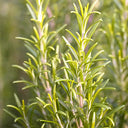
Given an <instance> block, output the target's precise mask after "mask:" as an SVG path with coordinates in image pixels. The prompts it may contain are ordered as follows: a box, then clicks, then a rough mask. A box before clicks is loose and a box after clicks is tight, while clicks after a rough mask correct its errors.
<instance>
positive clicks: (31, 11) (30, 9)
mask: <svg viewBox="0 0 128 128" xmlns="http://www.w3.org/2000/svg"><path fill="white" fill-rule="evenodd" d="M26 6H27V8H28V10H29V12H30V14H31V16H32V18H33V19H36V15H35V13H34V11H33V10H32V8H31V6H30V5H29V4H26Z"/></svg>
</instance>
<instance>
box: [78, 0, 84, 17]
mask: <svg viewBox="0 0 128 128" xmlns="http://www.w3.org/2000/svg"><path fill="white" fill-rule="evenodd" d="M78 2H79V6H80V10H81V15H82V17H83V14H84V13H83V6H82V3H81V1H80V0H78Z"/></svg>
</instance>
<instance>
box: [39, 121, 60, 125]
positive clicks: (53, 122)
mask: <svg viewBox="0 0 128 128" xmlns="http://www.w3.org/2000/svg"><path fill="white" fill-rule="evenodd" d="M40 121H41V122H45V123H52V124H57V125H59V124H58V123H57V122H55V121H50V120H40Z"/></svg>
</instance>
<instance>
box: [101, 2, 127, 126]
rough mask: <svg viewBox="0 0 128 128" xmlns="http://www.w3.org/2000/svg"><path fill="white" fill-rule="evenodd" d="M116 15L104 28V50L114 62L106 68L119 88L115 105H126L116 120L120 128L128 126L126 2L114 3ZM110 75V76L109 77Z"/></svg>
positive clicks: (111, 79)
mask: <svg viewBox="0 0 128 128" xmlns="http://www.w3.org/2000/svg"><path fill="white" fill-rule="evenodd" d="M114 5H115V6H114V7H113V8H114V13H113V16H112V17H111V20H110V21H109V22H108V23H107V25H106V27H105V26H103V29H102V32H103V33H104V37H105V38H104V39H105V40H104V41H105V42H106V43H104V45H102V46H103V48H104V49H107V50H105V51H106V56H107V55H109V56H107V57H108V59H109V60H110V61H111V62H112V63H111V65H109V66H107V67H106V72H107V76H106V77H109V79H110V84H111V86H114V87H115V88H117V92H116V93H114V95H113V99H112V100H113V105H122V104H125V105H126V106H125V110H124V111H123V112H118V113H117V115H116V118H117V120H118V122H117V124H116V125H117V126H118V127H119V128H122V127H125V126H128V121H127V118H128V112H127V109H128V105H127V102H128V100H127V99H128V95H127V92H128V34H127V33H128V28H127V23H128V16H127V15H128V3H127V0H126V1H114ZM108 74H109V75H108Z"/></svg>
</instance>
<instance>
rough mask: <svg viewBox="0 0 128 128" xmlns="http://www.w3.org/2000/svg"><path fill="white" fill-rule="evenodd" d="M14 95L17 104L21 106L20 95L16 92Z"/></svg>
mask: <svg viewBox="0 0 128 128" xmlns="http://www.w3.org/2000/svg"><path fill="white" fill-rule="evenodd" d="M14 97H15V101H16V104H17V106H18V107H21V102H20V100H19V98H18V96H17V95H16V94H14Z"/></svg>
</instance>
